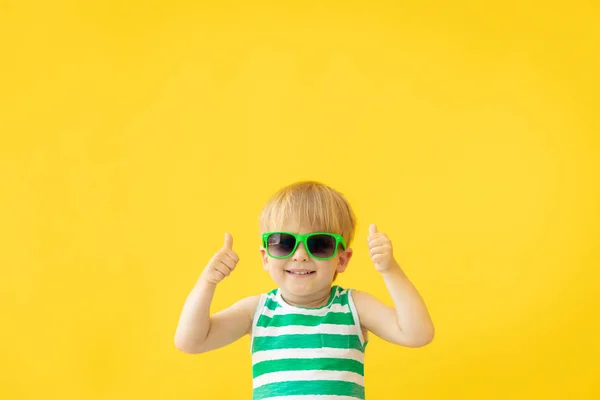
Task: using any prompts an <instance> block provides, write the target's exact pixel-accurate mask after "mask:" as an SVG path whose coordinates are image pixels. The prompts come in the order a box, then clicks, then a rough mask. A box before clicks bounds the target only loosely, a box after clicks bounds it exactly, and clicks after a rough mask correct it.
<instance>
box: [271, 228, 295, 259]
mask: <svg viewBox="0 0 600 400" xmlns="http://www.w3.org/2000/svg"><path fill="white" fill-rule="evenodd" d="M267 245H268V246H269V253H270V254H271V255H273V256H275V257H286V256H289V255H290V254H291V253H292V251H293V250H294V247H295V246H296V238H295V237H293V236H292V235H288V234H287V233H274V234H272V235H270V236H269V238H268V239H267Z"/></svg>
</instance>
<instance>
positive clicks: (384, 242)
mask: <svg viewBox="0 0 600 400" xmlns="http://www.w3.org/2000/svg"><path fill="white" fill-rule="evenodd" d="M281 230H282V231H287V232H294V233H299V234H304V233H310V232H314V231H315V230H313V229H311V228H310V227H308V226H306V225H304V224H301V223H290V224H287V225H284V226H283V228H282V229H281ZM367 242H368V246H369V251H370V256H371V261H372V262H373V263H374V266H375V270H376V271H378V272H379V273H380V274H381V276H382V278H383V280H384V282H385V284H386V287H387V289H388V291H389V293H390V296H391V298H392V300H393V303H394V307H390V306H388V305H386V304H384V303H382V302H381V301H379V300H378V299H376V298H375V297H373V296H372V295H370V294H368V293H366V292H361V291H358V290H353V299H354V303H355V305H356V309H357V311H358V315H359V319H360V323H361V327H362V329H363V334H364V335H365V338H366V337H367V336H366V335H367V332H372V333H373V334H375V335H376V336H378V337H380V338H382V339H384V340H386V341H388V342H390V343H394V344H398V345H401V346H407V347H421V346H424V345H426V344H428V343H430V342H431V341H432V340H433V336H434V327H433V323H432V321H431V318H430V316H429V313H428V311H427V308H426V306H425V303H424V302H423V299H422V298H421V296H420V295H419V293H418V292H417V290H416V289H415V287H414V286H413V285H412V283H411V282H410V281H409V279H408V278H407V277H406V275H405V274H404V272H403V271H402V269H401V268H400V266H399V264H398V263H397V262H396V260H395V259H394V256H393V247H392V242H391V241H390V239H389V238H388V237H387V235H386V234H385V233H381V232H378V231H377V227H376V226H375V225H371V226H370V227H369V236H368V237H367ZM260 252H261V255H262V260H263V266H264V268H265V270H266V271H268V272H269V274H270V275H271V278H272V279H273V281H274V282H275V283H276V284H277V286H278V287H279V288H280V291H281V295H282V297H283V299H284V300H285V301H286V302H287V303H288V304H291V305H294V306H299V307H306V308H313V307H321V306H324V305H325V304H326V302H327V300H328V298H329V294H330V289H331V285H332V283H333V280H334V275H335V273H336V272H337V273H342V272H344V270H345V269H346V267H347V266H348V263H349V261H350V259H351V258H352V249H351V248H347V249H346V250H343V249H342V248H340V249H338V252H337V254H336V256H335V257H333V258H332V259H330V260H315V259H313V258H312V257H310V256H309V255H308V253H307V252H306V249H305V248H304V245H302V244H300V245H299V246H298V248H297V249H296V252H295V253H294V254H293V255H292V256H291V257H289V258H287V259H276V258H271V257H269V256H268V255H267V252H266V250H265V249H263V248H261V250H260ZM238 262H239V258H238V256H237V254H236V253H235V252H234V251H233V238H232V236H231V235H230V234H226V235H225V244H224V245H223V248H221V249H220V250H219V251H218V252H217V253H216V254H215V255H214V256H213V257H212V258H211V260H210V261H209V263H208V264H207V265H206V267H205V268H204V270H203V271H202V274H201V275H200V278H199V279H198V281H197V283H196V285H195V287H194V288H193V290H192V291H191V293H190V294H189V296H188V298H187V300H186V302H185V304H184V306H183V310H182V313H181V317H180V320H179V325H178V326H177V330H176V333H175V346H176V347H177V348H178V349H180V350H181V351H183V352H185V353H191V354H197V353H203V352H207V351H210V350H214V349H217V348H219V347H222V346H226V345H228V344H230V343H232V342H234V341H236V340H237V339H239V338H241V337H242V336H244V335H246V334H250V332H251V330H252V320H253V317H254V313H255V311H256V307H257V305H258V301H259V299H260V295H256V296H250V297H247V298H244V299H241V300H239V301H238V302H236V303H235V304H233V305H232V306H231V307H229V308H227V309H224V310H222V311H219V312H217V313H215V314H213V315H212V316H211V315H210V304H211V302H212V299H213V296H214V293H215V289H216V287H217V285H218V284H219V282H221V281H222V280H223V279H224V278H225V277H227V276H229V274H230V273H231V272H232V271H233V270H234V269H235V267H236V265H237V263H238ZM299 271H314V273H311V274H309V275H295V274H293V272H299Z"/></svg>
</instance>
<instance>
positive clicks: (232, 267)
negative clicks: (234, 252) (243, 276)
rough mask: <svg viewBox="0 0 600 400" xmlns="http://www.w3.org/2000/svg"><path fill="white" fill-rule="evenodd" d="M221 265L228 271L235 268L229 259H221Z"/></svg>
mask: <svg viewBox="0 0 600 400" xmlns="http://www.w3.org/2000/svg"><path fill="white" fill-rule="evenodd" d="M221 264H223V265H225V266H226V267H227V268H229V270H231V271H233V269H234V268H235V262H233V260H232V259H231V258H224V259H221Z"/></svg>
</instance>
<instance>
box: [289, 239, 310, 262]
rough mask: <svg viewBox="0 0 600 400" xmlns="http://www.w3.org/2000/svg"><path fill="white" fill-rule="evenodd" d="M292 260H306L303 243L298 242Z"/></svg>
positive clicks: (306, 255) (306, 254)
mask: <svg viewBox="0 0 600 400" xmlns="http://www.w3.org/2000/svg"><path fill="white" fill-rule="evenodd" d="M293 259H294V261H299V262H305V261H308V253H307V252H306V249H305V248H304V244H303V243H300V244H299V245H298V248H297V249H296V252H295V253H294V257H293Z"/></svg>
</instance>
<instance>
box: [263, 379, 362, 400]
mask: <svg viewBox="0 0 600 400" xmlns="http://www.w3.org/2000/svg"><path fill="white" fill-rule="evenodd" d="M302 395H330V396H331V395H338V396H351V397H356V398H357V399H364V398H365V388H364V387H363V386H361V385H358V384H356V383H353V382H344V381H290V382H276V383H269V384H266V385H263V386H260V387H258V388H256V389H254V392H253V396H252V400H261V399H265V398H268V397H275V396H302Z"/></svg>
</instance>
